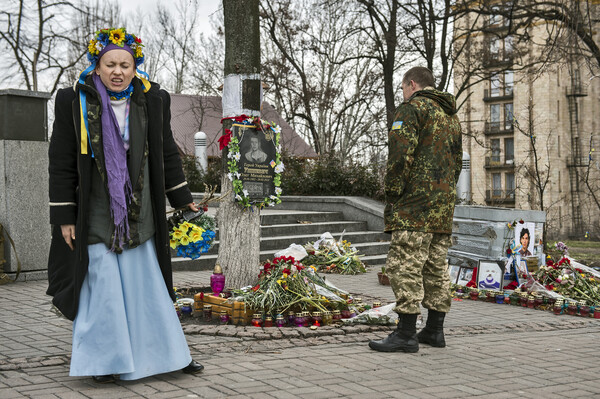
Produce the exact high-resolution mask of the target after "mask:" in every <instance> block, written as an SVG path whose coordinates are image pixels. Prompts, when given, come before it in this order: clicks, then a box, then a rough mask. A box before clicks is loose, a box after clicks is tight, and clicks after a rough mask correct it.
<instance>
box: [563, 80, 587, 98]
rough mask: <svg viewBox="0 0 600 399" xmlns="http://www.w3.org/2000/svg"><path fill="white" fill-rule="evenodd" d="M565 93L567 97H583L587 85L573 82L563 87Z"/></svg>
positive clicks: (585, 93)
mask: <svg viewBox="0 0 600 399" xmlns="http://www.w3.org/2000/svg"><path fill="white" fill-rule="evenodd" d="M565 95H566V96H567V97H585V96H587V87H585V86H583V85H582V84H581V82H575V83H573V84H571V85H570V86H567V87H566V88H565Z"/></svg>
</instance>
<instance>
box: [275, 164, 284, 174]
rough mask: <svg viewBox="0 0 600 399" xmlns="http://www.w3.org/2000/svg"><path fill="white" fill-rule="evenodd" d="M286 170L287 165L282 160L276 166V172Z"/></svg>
mask: <svg viewBox="0 0 600 399" xmlns="http://www.w3.org/2000/svg"><path fill="white" fill-rule="evenodd" d="M284 170H285V167H284V166H283V162H281V163H280V164H279V165H277V166H275V173H283V171H284Z"/></svg>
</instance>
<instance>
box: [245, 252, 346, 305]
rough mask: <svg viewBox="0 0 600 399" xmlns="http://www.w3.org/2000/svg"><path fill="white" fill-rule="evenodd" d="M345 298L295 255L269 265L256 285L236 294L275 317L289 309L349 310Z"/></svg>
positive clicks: (277, 259)
mask: <svg viewBox="0 0 600 399" xmlns="http://www.w3.org/2000/svg"><path fill="white" fill-rule="evenodd" d="M342 295H345V293H343V292H341V291H339V290H337V289H335V288H333V287H332V286H330V285H328V284H327V283H325V281H324V280H323V279H322V278H321V277H319V275H318V274H317V273H316V268H315V267H314V266H308V267H305V266H304V265H302V264H301V263H300V262H298V261H297V260H295V259H294V258H293V257H291V256H280V257H277V258H275V259H273V260H271V261H267V262H265V263H264V264H263V265H262V269H261V271H260V273H259V275H258V282H257V283H256V284H255V285H254V286H252V287H250V286H248V287H245V288H242V289H240V290H235V291H234V296H236V297H241V299H242V300H243V301H244V302H245V303H246V305H247V306H248V307H249V308H251V309H255V310H258V311H262V312H265V314H273V315H274V314H276V313H278V312H285V311H286V310H293V311H304V310H319V311H325V310H333V309H340V310H341V309H347V307H348V304H347V302H346V300H345V299H343V298H342Z"/></svg>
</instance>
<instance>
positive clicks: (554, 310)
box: [552, 299, 563, 314]
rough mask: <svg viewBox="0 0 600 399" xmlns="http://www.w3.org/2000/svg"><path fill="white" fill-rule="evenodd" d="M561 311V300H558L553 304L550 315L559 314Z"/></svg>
mask: <svg viewBox="0 0 600 399" xmlns="http://www.w3.org/2000/svg"><path fill="white" fill-rule="evenodd" d="M562 310H563V300H562V299H559V300H557V301H556V302H554V306H553V307H552V313H554V314H561V313H562Z"/></svg>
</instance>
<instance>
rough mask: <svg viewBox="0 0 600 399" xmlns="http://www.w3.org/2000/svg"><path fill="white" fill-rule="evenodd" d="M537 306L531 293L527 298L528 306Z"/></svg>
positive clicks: (530, 307)
mask: <svg viewBox="0 0 600 399" xmlns="http://www.w3.org/2000/svg"><path fill="white" fill-rule="evenodd" d="M534 306H535V297H534V296H533V295H529V297H528V298H527V307H528V308H529V309H533V308H534Z"/></svg>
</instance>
